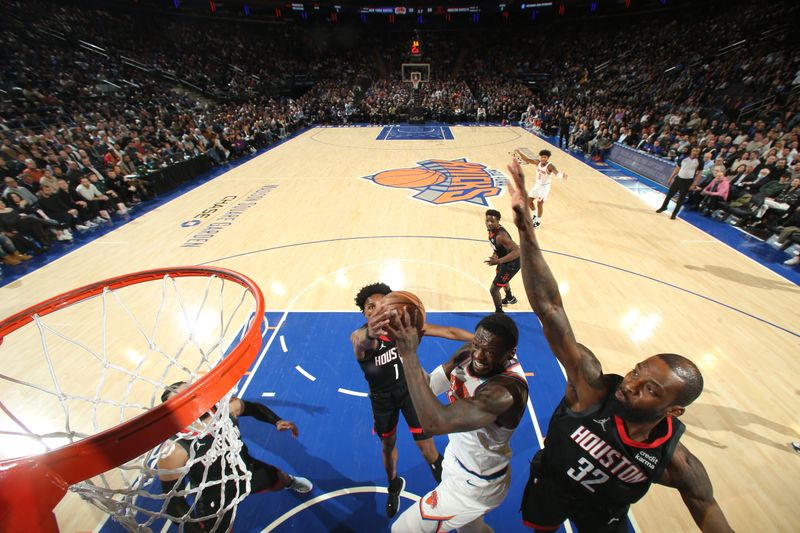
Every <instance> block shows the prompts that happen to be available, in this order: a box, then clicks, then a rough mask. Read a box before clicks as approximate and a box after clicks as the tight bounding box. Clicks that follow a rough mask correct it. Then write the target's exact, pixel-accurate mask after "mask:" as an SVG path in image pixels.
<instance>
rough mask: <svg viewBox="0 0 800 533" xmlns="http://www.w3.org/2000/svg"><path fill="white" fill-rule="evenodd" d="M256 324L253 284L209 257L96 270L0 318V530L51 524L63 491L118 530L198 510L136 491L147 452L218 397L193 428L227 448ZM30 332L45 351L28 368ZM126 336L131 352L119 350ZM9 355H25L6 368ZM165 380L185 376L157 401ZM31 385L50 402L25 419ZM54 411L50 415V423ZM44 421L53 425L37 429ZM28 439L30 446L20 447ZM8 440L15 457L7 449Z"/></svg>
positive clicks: (145, 483)
mask: <svg viewBox="0 0 800 533" xmlns="http://www.w3.org/2000/svg"><path fill="white" fill-rule="evenodd" d="M159 294H160V296H159ZM151 296H154V297H155V298H156V299H158V298H160V301H158V303H155V302H153V298H152V297H151ZM123 298H124V299H125V301H123ZM126 301H127V302H128V303H126ZM142 303H143V304H144V305H138V306H137V305H133V306H132V305H130V304H142ZM94 312H101V316H100V318H101V321H100V322H99V323H92V315H93V313H94ZM263 321H264V297H263V295H262V293H261V290H260V289H259V288H258V286H257V285H256V284H255V283H254V282H253V281H252V280H251V279H249V278H248V277H246V276H244V275H242V274H239V273H237V272H234V271H232V270H227V269H222V268H212V267H178V268H162V269H155V270H148V271H143V272H137V273H134V274H128V275H124V276H119V277H115V278H111V279H107V280H104V281H99V282H96V283H93V284H90V285H86V286H84V287H81V288H78V289H75V290H72V291H69V292H66V293H64V294H61V295H59V296H56V297H54V298H50V299H48V300H45V301H43V302H42V303H39V304H37V305H34V306H31V307H29V308H27V309H25V310H24V311H21V312H19V313H17V314H15V315H13V316H11V317H9V318H7V319H5V320H3V321H0V345H2V346H0V349H2V350H3V351H2V352H0V365H2V366H0V386H1V387H2V388H3V394H2V398H0V436H2V437H3V439H4V441H5V443H4V444H8V443H10V442H16V441H15V439H16V440H17V441H20V442H21V443H22V445H21V446H18V447H17V448H16V449H14V451H13V452H12V455H10V457H11V458H9V454H8V453H7V451H8V449H7V448H6V447H5V446H4V447H0V452H2V453H3V455H1V456H0V459H2V460H0V516H2V517H3V518H2V524H0V531H14V532H19V531H23V532H25V531H28V532H33V531H37V532H38V531H43V532H55V531H58V525H57V522H56V518H55V514H54V512H53V509H54V507H55V506H56V504H58V502H59V501H60V500H61V499H62V498H63V496H64V495H65V494H66V492H67V491H68V490H70V491H72V492H76V493H78V494H79V495H80V496H81V497H82V498H83V499H85V500H88V501H89V502H91V503H92V504H94V505H95V506H97V507H100V508H101V509H103V510H104V511H106V512H107V513H109V514H111V515H112V516H113V517H114V518H115V519H116V520H118V521H119V522H120V523H122V524H123V525H125V526H126V527H127V528H128V529H131V530H133V529H136V530H140V531H149V530H150V529H149V525H150V524H152V523H153V521H155V520H157V519H159V518H165V517H167V518H170V519H171V520H173V521H174V522H181V523H186V522H197V521H199V520H198V519H197V517H193V516H188V517H186V516H184V517H183V518H182V519H181V518H180V517H179V518H178V519H176V518H174V517H168V516H167V515H166V514H165V513H164V509H166V506H167V502H168V501H169V498H171V497H173V496H175V493H176V490H175V489H173V491H171V492H170V493H167V494H162V493H161V492H160V491H159V492H158V493H157V494H156V493H151V492H150V491H149V490H148V489H149V488H150V487H151V486H153V485H155V480H156V478H157V477H158V475H159V470H158V468H157V467H156V462H157V459H158V457H159V453H160V449H161V447H162V445H163V443H164V442H165V441H167V442H171V441H168V439H169V438H170V437H172V436H174V435H176V434H179V433H180V432H182V431H185V428H188V427H190V425H191V426H192V428H193V429H194V427H195V426H197V425H199V424H195V425H192V424H193V423H194V422H195V421H197V420H198V419H200V418H201V417H202V416H204V414H207V413H208V412H209V411H210V410H212V408H213V407H214V405H215V404H218V402H219V406H220V407H219V408H217V409H216V410H215V412H214V415H213V416H209V417H206V418H212V419H213V420H212V421H211V422H208V423H207V424H206V425H205V427H204V429H203V430H202V431H205V433H204V435H212V437H213V438H215V439H216V440H215V441H214V442H215V446H216V445H219V447H220V448H221V451H222V452H223V453H227V452H228V451H229V450H233V452H236V451H237V448H236V446H237V445H240V443H241V441H240V439H239V437H238V431H237V430H236V428H235V427H234V426H233V424H232V423H231V421H230V418H229V417H228V409H227V407H228V401H229V398H230V396H231V395H232V393H233V390H232V389H233V388H234V387H235V385H236V384H237V383H238V381H239V379H240V378H241V376H242V375H243V374H244V372H245V371H246V370H247V369H248V368H249V366H250V364H251V363H252V362H253V360H254V359H255V356H256V354H257V353H258V350H259V348H260V347H261V344H262V337H261V326H262V323H263ZM173 323H174V324H173ZM26 326H27V327H26ZM87 326H89V327H87ZM11 333H14V335H13V336H10V334H11ZM37 336H38V341H39V342H38V344H40V345H41V348H42V351H43V354H42V355H43V357H44V361H45V362H46V364H43V365H39V366H44V367H45V368H38V367H37V366H36V365H35V364H31V359H32V358H33V357H34V356H36V355H37V354H36V350H35V349H34V347H35V346H36V345H37V342H36V338H37ZM31 339H33V341H31ZM31 342H33V344H31ZM137 342H138V343H139V344H140V345H141V346H139V348H138V349H139V350H140V351H136V349H134V348H130V347H129V346H133V345H135V344H136V343H137ZM81 357H83V358H84V359H85V361H83V362H81V360H80V358H81ZM20 360H25V362H26V363H27V365H28V366H27V367H24V368H25V369H26V370H24V371H17V372H16V373H14V372H13V371H14V370H15V369H16V370H18V369H19V367H20V366H19V361H20ZM15 365H16V368H15ZM9 368H10V369H11V370H9ZM95 373H99V375H94V374H95ZM39 378H42V379H39ZM37 380H38V381H37ZM175 381H185V382H186V383H188V387H187V388H186V390H184V391H183V392H181V393H179V394H176V395H175V396H173V397H171V398H170V399H168V400H167V401H165V402H163V403H159V402H160V396H161V393H162V391H163V390H164V387H166V386H167V385H168V384H170V383H172V382H175ZM39 396H41V397H42V399H44V400H45V405H46V404H47V401H49V402H51V403H52V404H54V405H60V407H61V409H59V408H55V409H49V410H48V411H47V413H46V415H47V416H41V417H40V416H31V417H29V418H26V417H25V414H26V410H27V409H29V408H30V410H31V411H34V410H35V409H37V407H36V406H35V405H34V404H36V403H37V402H38V400H37V399H36V398H38V397H39ZM62 414H63V421H56V422H52V420H55V419H56V418H59V415H62ZM3 416H5V418H2V417H3ZM81 417H84V418H86V420H85V421H81V420H79V419H80V418H81ZM44 418H46V419H47V420H44V422H46V423H51V424H52V425H53V427H45V426H44V422H43V419H44ZM58 424H63V425H62V426H58ZM218 437H219V438H218ZM237 443H238V444H237ZM36 447H40V448H41V449H42V451H43V452H44V453H41V454H40V455H30V454H31V453H32V452H34V453H35V452H36V451H38V450H36V449H35V448H36ZM19 451H21V452H22V453H21V454H17V455H24V456H23V457H17V456H15V455H13V454H14V453H16V452H19ZM237 456H238V455H237ZM187 465H188V463H187ZM188 466H191V465H188ZM188 466H187V468H188ZM113 469H116V470H113ZM240 476H241V477H240V478H238V479H236V481H239V482H241V483H242V484H245V483H246V487H247V488H246V491H245V493H244V494H243V495H240V496H237V497H236V498H235V501H232V502H228V504H227V505H228V506H229V507H227V508H226V509H225V511H226V512H230V511H231V509H233V513H234V514H235V505H236V504H237V503H238V502H239V501H241V500H242V499H243V498H244V496H246V493H247V492H249V490H250V488H249V487H250V483H249V481H250V474H249V472H246V469H243V471H242V472H241V474H240ZM96 477H97V478H99V480H98V481H97V482H96V483H95V482H94V481H93V479H92V478H96ZM227 481H230V478H226V479H225V480H223V482H227ZM117 485H119V487H117ZM159 486H160V485H159ZM202 489H203V487H199V488H197V489H195V488H194V487H193V488H192V490H202ZM183 493H188V492H186V491H184V492H183ZM183 493H182V494H183ZM182 494H181V495H182ZM197 494H198V493H197V492H195V493H193V494H192V495H193V496H195V497H196V496H197ZM146 499H150V501H152V500H153V499H155V500H156V501H158V502H160V504H161V505H160V511H159V509H155V510H153V509H149V510H148V509H146V508H145V506H144V505H140V504H139V503H137V502H138V501H140V500H141V501H144V500H146ZM189 514H190V513H189ZM140 523H141V524H143V525H142V526H137V524H140ZM181 530H183V529H182V528H181Z"/></svg>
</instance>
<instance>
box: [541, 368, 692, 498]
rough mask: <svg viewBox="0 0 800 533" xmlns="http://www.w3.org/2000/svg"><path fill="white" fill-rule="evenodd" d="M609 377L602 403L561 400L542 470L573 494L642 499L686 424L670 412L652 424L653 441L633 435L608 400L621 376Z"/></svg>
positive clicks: (580, 496) (659, 475) (550, 478)
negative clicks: (573, 405)
mask: <svg viewBox="0 0 800 533" xmlns="http://www.w3.org/2000/svg"><path fill="white" fill-rule="evenodd" d="M606 377H607V378H610V388H609V390H610V393H609V395H608V397H607V398H606V400H605V402H604V403H603V404H602V405H601V406H600V407H599V408H597V409H591V410H588V411H584V412H582V413H575V412H573V411H572V410H571V409H569V408H568V407H567V405H566V403H565V402H564V400H561V403H560V404H559V406H558V407H557V408H556V411H555V413H554V414H553V418H552V419H551V420H550V426H549V427H548V430H547V438H546V439H545V447H544V451H543V453H542V476H543V477H544V478H546V479H548V480H553V481H555V482H556V483H555V485H556V486H557V487H559V488H560V489H561V490H563V491H566V492H567V494H568V495H569V496H572V497H574V498H580V499H583V498H585V497H587V496H588V497H591V500H592V502H593V504H597V505H598V506H601V507H622V506H625V505H630V504H632V503H634V502H635V501H637V500H639V499H640V498H641V497H642V496H644V495H645V493H646V492H647V490H648V489H649V488H650V485H651V484H652V483H653V482H655V481H657V480H658V479H659V478H660V477H661V474H662V472H663V471H664V469H665V468H666V467H667V465H669V462H670V460H671V459H672V454H673V452H674V451H675V447H676V446H677V445H678V440H679V439H680V437H681V435H682V434H683V431H684V429H685V426H684V425H683V423H682V422H680V421H679V420H678V419H676V418H673V417H667V418H665V419H664V420H662V421H661V423H660V424H659V425H658V426H656V427H655V428H654V430H653V433H652V434H653V435H657V436H656V437H655V438H653V439H652V440H651V442H638V441H635V440H633V439H631V438H630V437H628V434H627V432H626V430H625V425H624V423H623V421H622V419H621V418H620V417H619V416H618V415H616V414H615V413H614V410H613V402H611V401H610V399H611V398H612V396H613V394H614V392H615V391H616V390H617V386H618V385H619V383H620V382H621V381H622V376H617V375H607V376H606Z"/></svg>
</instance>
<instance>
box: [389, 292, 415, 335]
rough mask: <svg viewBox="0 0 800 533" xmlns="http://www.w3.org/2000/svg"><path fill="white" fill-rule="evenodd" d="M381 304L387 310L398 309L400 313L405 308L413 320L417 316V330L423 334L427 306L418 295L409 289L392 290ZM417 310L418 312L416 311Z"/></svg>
mask: <svg viewBox="0 0 800 533" xmlns="http://www.w3.org/2000/svg"><path fill="white" fill-rule="evenodd" d="M381 306H383V307H384V308H385V309H387V310H392V309H397V312H398V313H402V312H403V310H405V311H407V312H408V314H409V316H410V317H411V320H412V321H413V320H415V317H416V324H415V325H416V326H417V332H418V333H419V334H420V336H422V328H423V327H424V326H425V306H424V305H423V304H422V300H420V299H419V298H417V297H416V295H414V294H412V293H410V292H407V291H394V292H390V293H389V294H387V295H386V296H384V297H383V300H381ZM415 310H416V311H418V312H417V313H414V311H415Z"/></svg>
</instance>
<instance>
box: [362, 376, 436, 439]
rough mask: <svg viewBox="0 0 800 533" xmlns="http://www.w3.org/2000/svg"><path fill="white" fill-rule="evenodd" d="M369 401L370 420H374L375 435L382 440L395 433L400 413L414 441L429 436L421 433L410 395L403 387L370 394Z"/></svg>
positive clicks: (420, 426) (420, 425)
mask: <svg viewBox="0 0 800 533" xmlns="http://www.w3.org/2000/svg"><path fill="white" fill-rule="evenodd" d="M369 399H370V401H371V402H372V418H373V419H374V420H375V425H374V426H373V427H374V429H375V433H377V434H378V436H379V437H380V438H382V439H385V438H387V437H391V436H392V435H394V433H395V431H397V421H398V419H399V418H400V411H402V412H403V417H404V418H405V419H406V424H408V429H409V431H411V434H412V435H413V436H414V440H427V439H429V438H431V436H430V435H428V434H427V433H425V432H424V431H422V424H420V423H419V417H418V416H417V411H416V410H415V409H414V404H413V403H411V395H410V394H409V393H408V388H407V387H406V386H405V385H402V386H397V387H394V388H393V389H390V390H389V391H386V392H371V393H370V395H369Z"/></svg>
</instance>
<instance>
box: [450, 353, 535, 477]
mask: <svg viewBox="0 0 800 533" xmlns="http://www.w3.org/2000/svg"><path fill="white" fill-rule="evenodd" d="M470 361H471V358H470V357H467V358H466V359H465V360H464V361H462V362H461V363H459V364H458V365H457V366H456V367H455V368H454V369H453V371H452V372H451V373H450V388H449V389H448V391H447V399H448V400H449V401H450V403H453V402H456V401H458V400H459V399H463V398H471V397H473V396H474V395H475V392H476V391H477V390H478V389H479V388H480V387H481V386H482V385H483V384H484V383H486V382H487V381H488V380H490V379H494V380H500V379H512V380H517V381H519V382H521V383H522V384H524V386H525V390H526V392H527V389H528V381H527V380H526V379H525V373H524V372H523V371H522V367H521V366H520V364H519V361H518V360H517V358H516V357H515V358H513V359H511V360H509V361H508V362H507V363H506V366H505V369H504V370H503V372H502V373H500V374H495V375H494V376H490V377H485V378H484V377H478V376H474V375H472V373H471V372H470V368H469V366H470ZM514 429H515V428H506V427H503V426H500V425H499V424H498V423H497V422H492V423H491V424H489V425H487V426H484V427H482V428H480V429H475V430H472V431H465V432H462V433H450V435H449V438H450V444H448V445H447V449H446V450H445V455H453V456H454V457H455V458H456V459H457V460H458V462H459V463H461V465H462V466H463V467H464V468H466V469H467V470H470V471H472V472H473V473H476V474H479V475H481V476H487V475H491V474H494V473H496V472H498V471H500V470H502V469H503V468H505V467H506V466H508V463H509V461H510V460H511V446H509V444H508V441H509V440H510V439H511V435H512V434H513V433H514Z"/></svg>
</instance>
